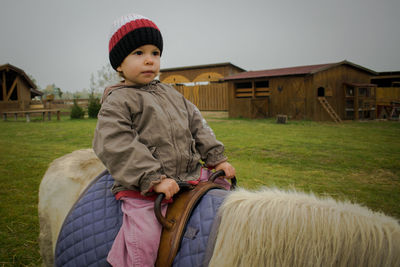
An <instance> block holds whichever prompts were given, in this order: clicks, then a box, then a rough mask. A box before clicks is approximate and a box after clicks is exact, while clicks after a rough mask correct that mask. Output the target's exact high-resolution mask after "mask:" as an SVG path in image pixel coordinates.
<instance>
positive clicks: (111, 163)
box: [93, 95, 165, 195]
mask: <svg viewBox="0 0 400 267" xmlns="http://www.w3.org/2000/svg"><path fill="white" fill-rule="evenodd" d="M113 101H114V102H113ZM93 150H94V151H95V153H96V154H97V156H98V157H99V158H100V160H101V161H102V162H103V163H104V165H105V166H106V167H107V169H108V170H109V172H110V174H111V175H112V176H113V178H114V179H115V180H116V181H117V182H119V183H120V184H121V185H123V186H124V187H126V188H127V189H130V190H136V191H141V193H142V194H143V195H145V194H146V193H148V191H149V190H150V188H151V187H152V186H153V185H154V184H157V183H159V182H161V179H163V178H164V177H165V176H164V175H162V173H161V164H160V163H159V161H158V160H157V159H155V158H154V157H153V155H152V153H151V152H150V150H149V149H148V148H147V146H146V145H144V144H143V143H141V142H140V137H139V135H138V133H137V131H136V130H135V129H134V128H133V125H132V120H131V114H130V109H129V108H128V107H127V106H125V105H124V103H119V102H118V101H115V100H113V98H112V97H111V95H110V96H109V97H108V98H107V99H106V101H105V102H104V103H103V104H102V107H101V109H100V112H99V115H98V122H97V126H96V130H95V134H94V139H93Z"/></svg>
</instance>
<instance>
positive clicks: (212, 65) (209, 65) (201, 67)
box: [160, 62, 246, 72]
mask: <svg viewBox="0 0 400 267" xmlns="http://www.w3.org/2000/svg"><path fill="white" fill-rule="evenodd" d="M226 66H231V67H234V68H237V69H239V70H240V71H246V70H244V69H242V68H240V67H238V66H236V65H234V64H232V63H230V62H224V63H215V64H207V65H195V66H187V67H176V68H166V69H161V70H160V71H161V72H168V71H177V70H189V69H206V68H217V67H226Z"/></svg>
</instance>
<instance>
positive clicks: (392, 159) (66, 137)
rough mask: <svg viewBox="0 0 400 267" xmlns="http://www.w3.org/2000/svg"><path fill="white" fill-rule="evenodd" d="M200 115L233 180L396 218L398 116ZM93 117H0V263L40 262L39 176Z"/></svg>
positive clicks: (86, 131) (74, 145) (86, 133)
mask: <svg viewBox="0 0 400 267" xmlns="http://www.w3.org/2000/svg"><path fill="white" fill-rule="evenodd" d="M208 119H209V120H208V121H209V124H210V126H211V127H212V128H213V129H214V131H215V133H216V135H217V138H218V139H219V140H221V141H222V142H223V143H224V144H225V146H226V154H227V156H228V157H229V159H230V161H231V163H232V164H233V165H234V166H235V168H236V170H237V178H238V182H239V185H240V186H242V187H246V188H259V187H261V186H276V187H279V188H284V189H297V190H302V191H306V192H310V191H312V192H314V193H316V194H318V195H330V196H332V197H334V198H336V199H349V200H351V201H354V202H358V203H361V204H363V205H365V206H368V207H370V208H372V209H373V210H376V211H382V212H384V213H386V214H388V215H392V216H395V217H397V218H400V141H399V137H400V123H398V122H346V123H343V124H341V125H336V124H333V123H316V122H311V121H289V123H288V124H276V123H275V122H274V121H273V120H253V121H251V120H244V119H225V118H220V117H213V115H211V117H209V118H208ZM95 125H96V120H93V119H84V120H70V119H69V117H62V118H61V121H55V120H53V121H46V122H41V121H37V120H33V121H32V122H31V123H26V122H24V120H22V119H21V120H20V121H17V122H13V121H8V122H3V121H1V122H0V182H1V187H0V215H1V216H0V266H26V265H29V266H37V265H39V264H40V256H39V247H38V243H37V238H38V234H39V226H38V218H37V202H38V189H39V184H40V180H41V178H42V176H43V174H44V173H45V171H46V168H47V166H48V165H49V163H50V162H51V161H52V160H54V159H55V158H57V157H60V156H62V155H64V154H66V153H69V152H72V151H74V150H77V149H81V148H88V147H90V146H91V141H92V136H93V131H94V128H95Z"/></svg>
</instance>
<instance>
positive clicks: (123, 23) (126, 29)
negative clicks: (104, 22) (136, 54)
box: [108, 14, 163, 70]
mask: <svg viewBox="0 0 400 267" xmlns="http://www.w3.org/2000/svg"><path fill="white" fill-rule="evenodd" d="M146 44H152V45H155V46H156V47H157V48H158V49H160V52H161V53H162V50H163V40H162V36H161V32H160V30H159V29H158V27H157V25H156V24H155V23H154V22H153V21H151V20H150V19H148V18H146V17H143V16H141V15H137V14H130V15H126V16H122V17H121V18H119V19H118V20H116V21H114V24H113V29H112V31H111V34H110V42H109V45H108V51H109V58H110V63H111V66H112V67H113V68H114V69H115V70H116V69H117V68H118V67H119V66H120V65H121V63H122V61H124V59H125V57H126V56H128V55H129V54H130V53H131V52H132V51H133V50H135V49H136V48H138V47H140V46H142V45H146Z"/></svg>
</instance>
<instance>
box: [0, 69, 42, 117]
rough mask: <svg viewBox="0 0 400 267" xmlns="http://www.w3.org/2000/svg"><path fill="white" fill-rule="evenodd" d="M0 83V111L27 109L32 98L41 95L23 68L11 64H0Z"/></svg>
mask: <svg viewBox="0 0 400 267" xmlns="http://www.w3.org/2000/svg"><path fill="white" fill-rule="evenodd" d="M0 85H1V93H0V113H1V112H2V111H5V110H7V111H10V110H25V109H29V105H30V101H31V100H32V98H34V97H35V96H42V95H43V93H42V92H40V91H38V90H37V89H36V85H35V84H34V83H33V82H32V80H31V79H30V78H29V77H28V75H26V73H25V72H24V71H23V70H21V69H19V68H17V67H15V66H13V65H11V64H4V65H1V66H0Z"/></svg>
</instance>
